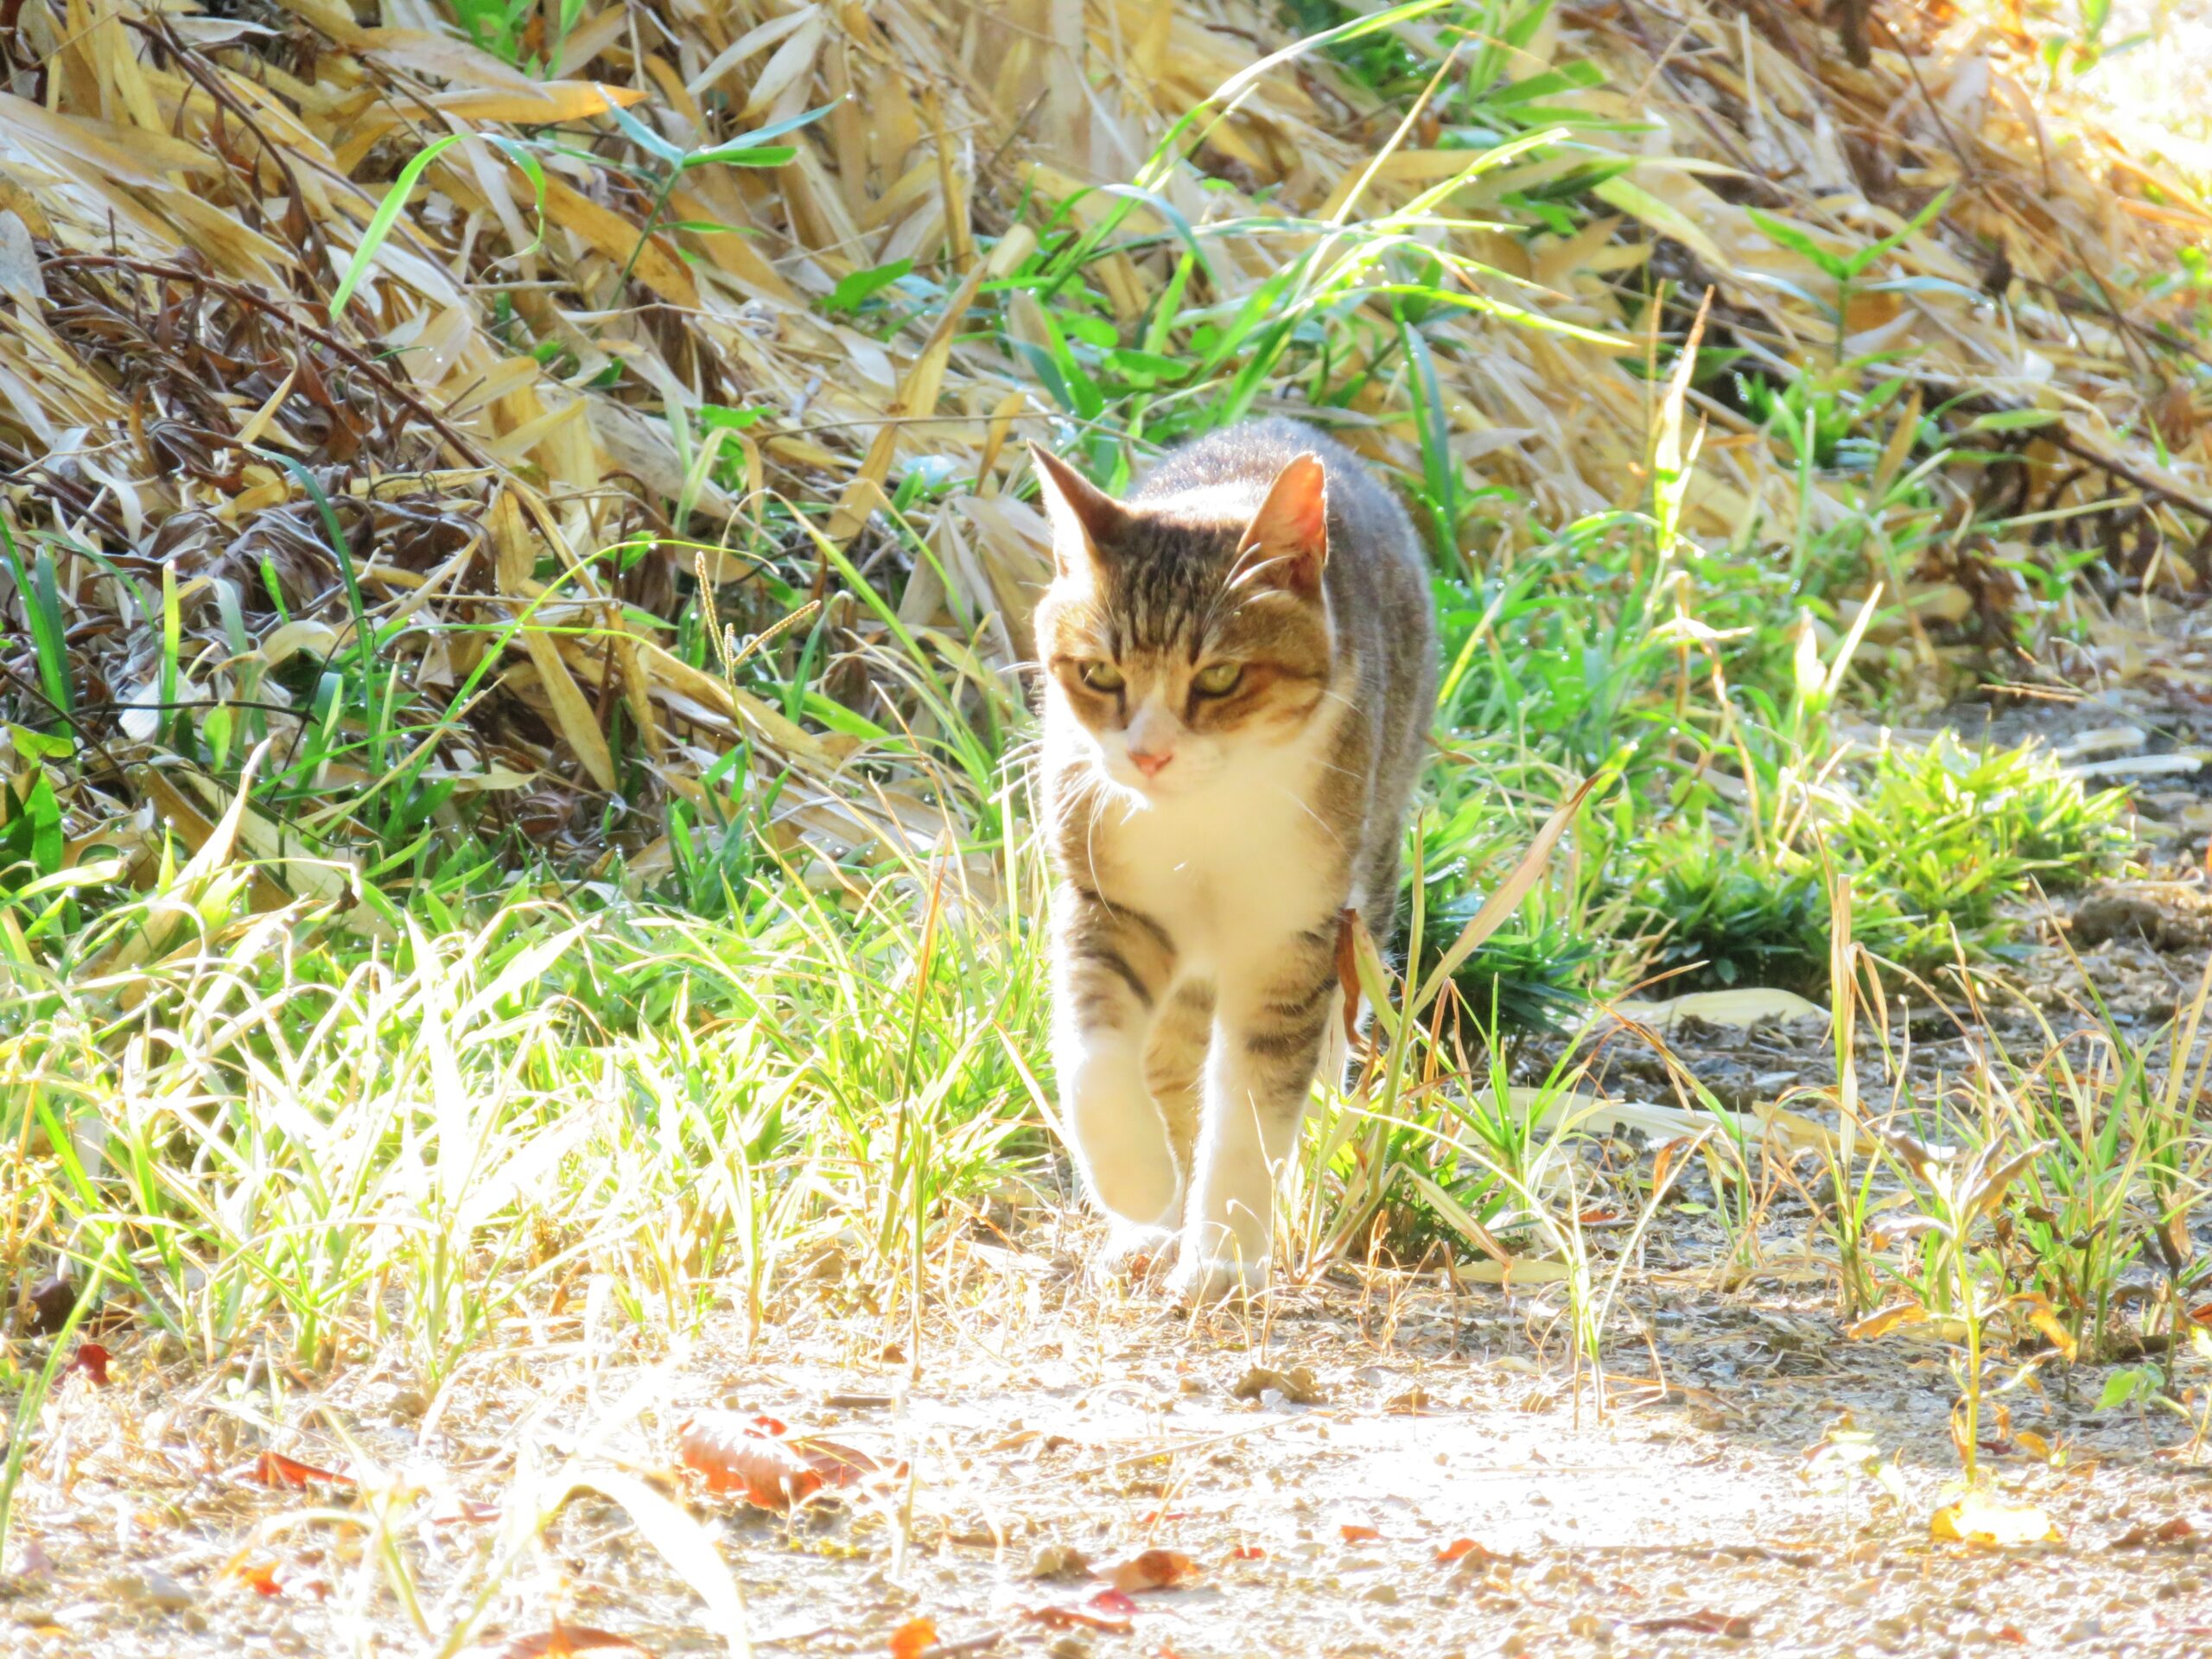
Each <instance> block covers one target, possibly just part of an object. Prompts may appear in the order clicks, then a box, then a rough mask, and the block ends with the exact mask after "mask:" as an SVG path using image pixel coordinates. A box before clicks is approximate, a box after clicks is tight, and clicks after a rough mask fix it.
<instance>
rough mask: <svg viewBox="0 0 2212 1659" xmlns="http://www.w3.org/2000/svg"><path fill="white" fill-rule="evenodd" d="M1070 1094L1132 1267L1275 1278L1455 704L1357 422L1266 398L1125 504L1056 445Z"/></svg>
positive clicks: (1084, 1167)
mask: <svg viewBox="0 0 2212 1659" xmlns="http://www.w3.org/2000/svg"><path fill="white" fill-rule="evenodd" d="M1032 454H1033V456H1034V459H1035V462H1036V467H1037V471H1038V474H1039V482H1040V484H1041V486H1042V494H1043V499H1044V504H1045V506H1046V512H1047V513H1048V514H1049V516H1050V518H1051V521H1052V551H1053V566H1054V575H1053V578H1052V582H1051V584H1050V585H1049V586H1048V587H1047V588H1046V591H1045V594H1044V595H1043V597H1042V598H1041V600H1040V601H1039V604H1038V607H1037V613H1036V638H1037V650H1038V656H1039V660H1040V664H1041V667H1042V670H1043V672H1042V675H1041V678H1042V682H1043V702H1044V741H1043V747H1042V767H1041V778H1042V784H1043V791H1044V798H1045V808H1046V826H1047V838H1048V847H1049V852H1050V856H1051V860H1052V868H1053V875H1054V883H1053V894H1052V954H1053V964H1052V965H1053V978H1052V994H1053V1027H1052V1048H1053V1058H1054V1062H1055V1064H1056V1065H1057V1068H1058V1075H1059V1092H1060V1103H1061V1116H1062V1120H1063V1122H1064V1124H1065V1129H1066V1132H1067V1135H1068V1137H1069V1139H1070V1140H1071V1142H1072V1146H1071V1151H1072V1153H1073V1154H1074V1157H1075V1160H1076V1163H1077V1167H1078V1168H1079V1170H1080V1171H1081V1173H1082V1176H1083V1179H1084V1185H1085V1186H1086V1187H1087V1188H1088V1190H1089V1192H1090V1196H1091V1198H1093V1199H1094V1200H1095V1202H1096V1204H1097V1205H1098V1206H1099V1207H1100V1208H1101V1209H1102V1210H1103V1211H1105V1212H1106V1216H1107V1218H1108V1226H1109V1233H1108V1242H1107V1249H1106V1255H1105V1256H1104V1257H1103V1262H1104V1263H1105V1264H1106V1265H1108V1266H1109V1267H1115V1266H1120V1265H1123V1264H1128V1263H1130V1262H1135V1261H1137V1260H1139V1259H1140V1258H1148V1259H1149V1260H1150V1261H1151V1262H1154V1263H1155V1264H1157V1263H1160V1262H1165V1261H1166V1259H1167V1258H1168V1257H1169V1256H1170V1255H1173V1261H1174V1265H1173V1273H1172V1276H1171V1279H1170V1284H1171V1287H1173V1289H1174V1290H1175V1291H1176V1292H1177V1293H1178V1294H1180V1295H1182V1296H1183V1297H1185V1299H1187V1300H1192V1301H1199V1302H1211V1301H1215V1300H1220V1299H1221V1298H1223V1297H1224V1296H1227V1295H1230V1294H1248V1293H1250V1292H1253V1291H1255V1290H1258V1289H1260V1288H1262V1287H1264V1286H1265V1285H1266V1283H1267V1280H1268V1264H1269V1258H1270V1256H1271V1254H1272V1250H1273V1210H1274V1189H1275V1178H1276V1176H1277V1174H1278V1173H1279V1172H1280V1169H1281V1164H1282V1163H1283V1161H1284V1160H1285V1158H1286V1156H1287V1154H1288V1153H1289V1151H1290V1148H1291V1147H1292V1145H1293V1142H1294V1139H1295V1137H1296V1134H1297V1130H1298V1126H1299V1123H1300V1120H1301V1119H1302V1118H1303V1116H1304V1115H1305V1110H1306V1097H1307V1096H1308V1094H1309V1093H1310V1092H1311V1090H1312V1088H1313V1077H1314V1075H1315V1072H1316V1071H1317V1070H1318V1069H1319V1066H1320V1065H1321V1062H1322V1059H1323V1057H1324V1054H1325V1052H1333V1053H1335V1054H1336V1055H1338V1058H1339V1060H1341V1054H1342V1049H1341V1047H1340V1046H1338V1045H1337V1044H1336V1043H1335V1042H1334V1041H1333V1040H1332V1033H1333V1032H1334V1031H1335V1030H1336V1029H1337V1028H1338V1027H1339V1025H1340V1023H1341V1020H1342V1005H1343V994H1342V992H1341V990H1340V989H1339V981H1338V968H1337V959H1338V930H1339V927H1340V925H1342V920H1341V918H1342V917H1343V914H1344V912H1345V911H1347V910H1350V911H1355V912H1357V913H1358V915H1359V917H1360V918H1361V919H1362V921H1363V923H1364V924H1365V925H1366V927H1367V929H1368V931H1370V933H1371V934H1373V935H1374V936H1375V937H1376V939H1377V940H1378V941H1383V942H1386V943H1387V940H1388V937H1389V931H1390V923H1391V918H1392V913H1393V910H1394V908H1395V904H1396V900H1397V890H1398V855H1399V843H1400V842H1401V840H1402V836H1403V834H1404V829H1405V822H1406V816H1407V812H1408V806H1409V804H1410V801H1411V798H1412V794H1413V790H1414V783H1415V780H1416V777H1417V774H1418V773H1419V772H1420V770H1421V761H1422V758H1423V754H1424V752H1425V744H1426V741H1427V730H1428V724H1429V717H1430V715H1431V713H1432V711H1433V706H1434V703H1435V698H1436V630H1435V623H1434V620H1433V614H1432V607H1431V600H1430V595H1429V588H1428V581H1427V564H1426V562H1425V560H1424V559H1423V557H1422V554H1421V545H1420V543H1419V542H1418V540H1417V539H1416V538H1415V537H1414V528H1413V525H1412V524H1411V522H1410V521H1409V520H1408V518H1407V517H1406V513H1405V510H1404V509H1403V508H1402V507H1401V506H1400V505H1398V502H1397V501H1396V499H1395V498H1394V497H1393V496H1392V495H1391V494H1390V493H1389V491H1388V490H1387V489H1385V488H1384V487H1383V485H1381V484H1380V483H1379V482H1377V481H1376V479H1375V478H1374V477H1373V475H1372V474H1370V473H1369V472H1368V471H1367V470H1366V468H1365V467H1363V465H1362V464H1361V462H1360V461H1358V460H1357V458H1356V457H1355V456H1354V455H1353V454H1351V451H1349V450H1348V449H1346V448H1344V447H1343V446H1342V445H1341V444H1338V443H1337V442H1334V441H1333V440H1332V439H1330V438H1327V437H1325V436H1324V435H1321V434H1320V433H1319V432H1317V431H1315V430H1313V429H1312V428H1310V427H1307V426H1305V425H1302V424H1300V423H1297V422H1294V421H1289V420H1281V419H1276V420H1263V421H1254V422H1249V423H1245V424H1243V425H1239V426H1236V427H1233V428H1230V429H1226V430H1224V431H1221V432H1218V433H1216V434H1214V435H1211V436H1209V437H1205V438H1200V439H1198V440H1197V441H1195V442H1192V443H1190V444H1188V445H1186V446H1185V447H1184V448H1180V449H1178V450H1175V451H1173V453H1172V454H1169V455H1168V456H1167V457H1166V460H1165V461H1163V462H1162V463H1161V464H1160V467H1158V468H1157V470H1155V471H1154V472H1153V474H1151V475H1150V476H1149V477H1148V478H1147V479H1146V480H1144V481H1143V482H1142V484H1141V486H1139V487H1138V488H1137V489H1136V490H1135V492H1134V493H1132V494H1131V495H1130V496H1129V498H1128V499H1127V500H1126V501H1117V500H1116V499H1113V498H1112V497H1111V496H1109V495H1107V494H1105V493H1103V492H1101V491H1100V490H1098V489H1096V487H1094V486H1092V485H1090V483H1088V482H1086V481H1085V480H1084V479H1083V478H1082V476H1081V475H1080V474H1077V473H1076V472H1075V471H1074V469H1073V468H1071V467H1069V466H1068V465H1067V464H1066V463H1065V462H1064V461H1059V460H1058V459H1057V458H1056V457H1054V456H1053V455H1052V454H1051V453H1050V452H1048V451H1046V450H1045V449H1043V448H1039V447H1036V446H1032Z"/></svg>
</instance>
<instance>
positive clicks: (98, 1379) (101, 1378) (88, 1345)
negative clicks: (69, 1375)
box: [69, 1342, 113, 1389]
mask: <svg viewBox="0 0 2212 1659" xmlns="http://www.w3.org/2000/svg"><path fill="white" fill-rule="evenodd" d="M112 1357H113V1356H112V1355H111V1354H110V1353H109V1352H108V1351H107V1350H106V1349H105V1347H103V1346H102V1345H101V1344H99V1343H97V1342H80V1343H79V1344H77V1351H76V1352H75V1353H73V1354H72V1355H71V1356H70V1357H69V1369H70V1370H73V1371H82V1372H83V1373H84V1374H85V1375H86V1376H89V1377H91V1378H92V1381H93V1382H94V1383H96V1384H98V1385H99V1387H101V1388H103V1389H104V1388H105V1387H107V1363H108V1361H109V1360H110V1359H111V1358H112Z"/></svg>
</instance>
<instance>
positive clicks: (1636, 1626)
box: [1628, 1607, 1751, 1642]
mask: <svg viewBox="0 0 2212 1659" xmlns="http://www.w3.org/2000/svg"><path fill="white" fill-rule="evenodd" d="M1628 1627H1629V1629H1630V1630H1697V1631H1700V1632H1701V1633H1703V1634H1704V1635H1707V1636H1726V1637H1732V1639H1734V1640H1736V1641H1738V1642H1740V1641H1742V1640H1744V1638H1745V1637H1748V1636H1750V1635H1751V1620H1750V1619H1748V1618H1744V1617H1743V1616H1742V1615H1741V1614H1739V1613H1716V1612H1712V1611H1707V1609H1705V1608H1702V1607H1700V1609H1699V1610H1698V1611H1696V1612H1694V1613H1667V1614H1663V1615H1662V1616H1661V1617H1660V1618H1631V1619H1630V1620H1629V1621H1628Z"/></svg>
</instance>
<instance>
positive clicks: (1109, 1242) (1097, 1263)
mask: <svg viewBox="0 0 2212 1659" xmlns="http://www.w3.org/2000/svg"><path fill="white" fill-rule="evenodd" d="M1174 1259H1175V1235H1174V1234H1173V1233H1172V1232H1170V1231H1169V1230H1167V1229H1166V1228H1165V1227H1147V1226H1145V1225H1143V1224H1141V1223H1139V1222H1134V1221H1123V1220H1122V1218H1121V1217H1118V1216H1113V1217H1108V1218H1107V1222H1106V1242H1105V1243H1103V1244H1102V1245H1100V1246H1099V1247H1098V1254H1097V1255H1095V1256H1093V1257H1092V1258H1091V1263H1090V1274H1091V1277H1092V1278H1093V1279H1096V1280H1099V1281H1108V1280H1114V1279H1123V1278H1128V1279H1139V1280H1141V1279H1148V1278H1152V1277H1154V1276H1155V1275H1157V1274H1159V1273H1160V1270H1161V1269H1162V1268H1165V1267H1166V1265H1167V1264H1168V1263H1169V1262H1172V1261H1173V1260H1174Z"/></svg>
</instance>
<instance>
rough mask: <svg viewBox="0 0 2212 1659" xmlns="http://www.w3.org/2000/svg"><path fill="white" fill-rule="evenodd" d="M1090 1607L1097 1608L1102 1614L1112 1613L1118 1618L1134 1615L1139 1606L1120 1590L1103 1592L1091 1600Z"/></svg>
mask: <svg viewBox="0 0 2212 1659" xmlns="http://www.w3.org/2000/svg"><path fill="white" fill-rule="evenodd" d="M1090 1605H1091V1606H1093V1607H1096V1609H1097V1610H1098V1611H1100V1612H1102V1613H1112V1614H1115V1615H1116V1616H1117V1617H1118V1616H1125V1615H1127V1614H1129V1613H1134V1612H1135V1611H1137V1605H1136V1603H1135V1602H1134V1601H1132V1600H1131V1599H1129V1598H1128V1597H1127V1596H1125V1595H1123V1594H1122V1592H1120V1591H1119V1590H1115V1589H1105V1590H1101V1591H1100V1592H1098V1593H1097V1594H1096V1595H1095V1596H1093V1597H1092V1598H1091V1599H1090Z"/></svg>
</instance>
